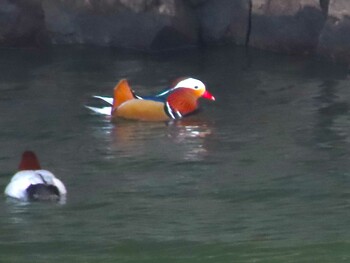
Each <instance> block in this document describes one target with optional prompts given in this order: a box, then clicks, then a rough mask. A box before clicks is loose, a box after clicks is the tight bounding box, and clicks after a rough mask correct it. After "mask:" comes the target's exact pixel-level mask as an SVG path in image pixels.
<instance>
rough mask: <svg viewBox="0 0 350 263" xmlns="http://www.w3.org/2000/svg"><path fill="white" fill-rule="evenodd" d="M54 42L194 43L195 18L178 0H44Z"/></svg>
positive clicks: (154, 45)
mask: <svg viewBox="0 0 350 263" xmlns="http://www.w3.org/2000/svg"><path fill="white" fill-rule="evenodd" d="M42 3H43V10H44V13H45V21H46V26H47V29H48V31H49V33H50V39H51V41H52V43H54V44H69V43H81V44H92V45H100V46H115V47H122V48H131V49H142V50H145V49H146V50H148V49H169V48H177V47H183V46H188V45H195V44H196V43H197V33H196V30H197V26H196V21H195V19H194V18H193V17H192V16H191V15H189V13H190V10H189V7H187V6H186V5H185V4H184V3H183V2H182V1H181V0H157V1H156V0H128V1H126V0H104V1H102V0H84V1H83V0H81V1H80V0H76V1H71V0H65V1H55V0H43V2H42Z"/></svg>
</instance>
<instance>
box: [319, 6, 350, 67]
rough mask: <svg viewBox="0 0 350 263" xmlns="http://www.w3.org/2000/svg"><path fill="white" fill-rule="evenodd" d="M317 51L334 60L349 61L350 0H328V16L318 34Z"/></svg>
mask: <svg viewBox="0 0 350 263" xmlns="http://www.w3.org/2000/svg"><path fill="white" fill-rule="evenodd" d="M318 52H319V54H322V55H324V56H327V57H331V58H333V59H335V60H343V61H346V62H350V1H348V0H331V1H330V2H329V7H328V18H327V22H326V24H325V27H324V28H323V30H322V32H321V35H320V39H319V45H318Z"/></svg>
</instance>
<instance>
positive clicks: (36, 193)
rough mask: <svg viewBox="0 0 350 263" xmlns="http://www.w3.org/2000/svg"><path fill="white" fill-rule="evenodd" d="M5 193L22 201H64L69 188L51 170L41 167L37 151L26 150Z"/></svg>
mask: <svg viewBox="0 0 350 263" xmlns="http://www.w3.org/2000/svg"><path fill="white" fill-rule="evenodd" d="M5 194H6V195H7V196H9V197H12V198H16V199H19V200H21V201H62V200H64V199H65V196H66V194H67V190H66V187H65V186H64V184H63V183H62V182H61V181H60V180H59V179H57V178H56V177H55V176H54V175H53V174H52V173H51V172H49V171H47V170H42V169H41V167H40V164H39V161H38V159H37V157H36V155H35V153H33V152H31V151H26V152H24V153H23V155H22V160H21V162H20V165H19V171H18V172H17V173H16V174H15V175H14V176H13V177H12V179H11V182H10V183H9V184H8V185H7V187H6V189H5Z"/></svg>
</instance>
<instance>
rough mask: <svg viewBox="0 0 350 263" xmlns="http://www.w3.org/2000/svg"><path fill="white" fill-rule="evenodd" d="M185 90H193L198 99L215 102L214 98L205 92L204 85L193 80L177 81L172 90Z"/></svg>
mask: <svg viewBox="0 0 350 263" xmlns="http://www.w3.org/2000/svg"><path fill="white" fill-rule="evenodd" d="M177 88H187V89H191V90H193V92H194V94H196V96H197V97H198V98H200V97H202V98H205V99H209V100H215V97H214V96H213V95H212V94H211V93H210V92H208V91H207V90H206V87H205V84H204V83H203V82H202V81H200V80H198V79H194V78H185V79H183V80H181V81H179V82H178V83H177V84H176V86H175V87H174V88H173V89H177Z"/></svg>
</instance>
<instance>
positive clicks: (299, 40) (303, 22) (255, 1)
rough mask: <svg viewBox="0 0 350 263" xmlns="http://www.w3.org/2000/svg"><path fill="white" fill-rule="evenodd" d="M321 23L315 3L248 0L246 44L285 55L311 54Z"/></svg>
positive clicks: (315, 0)
mask: <svg viewBox="0 0 350 263" xmlns="http://www.w3.org/2000/svg"><path fill="white" fill-rule="evenodd" d="M324 23H325V14H324V11H323V9H322V8H321V6H320V1H319V0H298V1H297V0H294V1H285V0H252V20H251V34H250V38H249V45H250V46H253V47H257V48H261V49H267V50H273V51H282V52H287V53H309V52H314V51H315V50H316V48H317V45H318V38H319V35H320V32H321V30H322V28H323V26H324Z"/></svg>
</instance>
